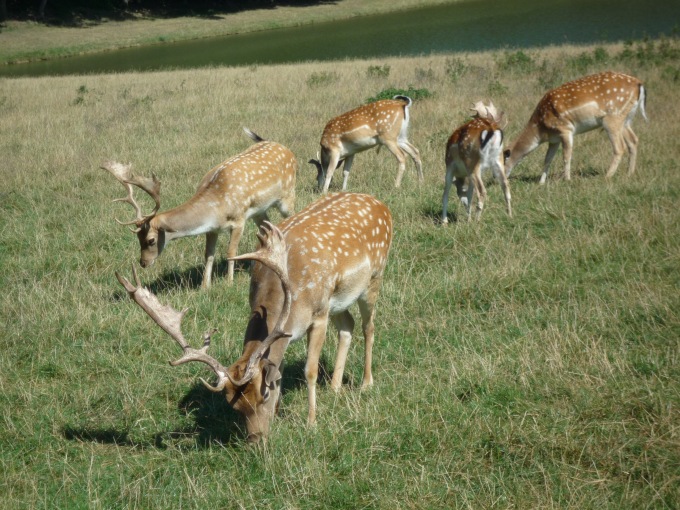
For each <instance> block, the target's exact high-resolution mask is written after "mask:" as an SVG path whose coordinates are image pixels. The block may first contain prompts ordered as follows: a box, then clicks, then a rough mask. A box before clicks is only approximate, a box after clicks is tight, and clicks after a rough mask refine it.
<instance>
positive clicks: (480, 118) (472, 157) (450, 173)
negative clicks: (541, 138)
mask: <svg viewBox="0 0 680 510" xmlns="http://www.w3.org/2000/svg"><path fill="white" fill-rule="evenodd" d="M472 110H473V111H474V112H475V116H474V118H473V119H472V120H470V121H469V122H466V123H465V124H463V125H462V126H460V127H459V128H458V129H456V130H455V131H454V132H453V134H452V135H451V137H450V138H449V140H448V142H447V143H446V180H445V183H444V196H443V198H442V224H444V225H446V224H447V223H448V222H449V218H448V216H447V209H448V205H449V191H450V189H451V183H452V182H453V181H454V179H455V183H456V190H457V192H458V198H459V199H460V200H461V202H463V204H464V205H465V208H466V209H467V216H468V220H469V219H470V214H471V207H472V198H473V196H474V194H475V192H476V193H477V219H478V220H479V219H480V218H481V216H482V211H483V209H484V202H485V200H486V188H485V187H484V181H483V180H482V171H483V170H484V169H486V168H491V170H492V172H493V175H494V177H495V178H496V179H497V180H498V181H499V182H500V184H501V188H502V189H503V194H504V195H505V205H506V208H507V211H508V215H509V216H511V217H512V207H511V205H510V185H509V184H508V179H507V177H506V176H505V171H504V169H503V130H502V126H504V125H505V114H503V113H501V114H499V113H498V111H497V110H496V107H495V106H494V105H493V103H489V105H488V106H487V105H485V104H484V103H482V102H481V101H479V102H477V103H476V104H475V105H474V106H473V108H472ZM466 188H467V189H466Z"/></svg>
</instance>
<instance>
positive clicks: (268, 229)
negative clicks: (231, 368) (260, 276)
mask: <svg viewBox="0 0 680 510" xmlns="http://www.w3.org/2000/svg"><path fill="white" fill-rule="evenodd" d="M257 237H258V238H259V239H260V248H259V249H258V250H257V251H255V252H252V253H246V254H245V255H239V256H238V257H233V258H230V259H229V260H257V261H259V262H261V263H262V264H264V265H265V266H267V267H268V268H270V269H271V270H272V271H274V273H276V275H277V276H278V277H279V279H280V280H281V287H282V289H283V294H284V298H283V306H282V307H281V313H280V314H279V318H278V320H277V321H276V325H275V326H274V329H273V330H272V331H271V332H270V333H269V335H268V336H267V338H265V339H264V340H263V341H262V343H261V344H260V346H259V347H258V348H257V350H256V351H255V352H254V353H253V354H252V355H251V357H250V360H249V361H248V367H247V369H246V373H245V375H244V376H243V378H242V379H241V380H240V381H232V383H234V384H237V385H240V384H243V383H245V382H247V380H249V379H250V378H252V368H253V366H254V365H255V364H256V363H257V362H258V361H259V360H260V359H261V358H262V356H263V355H264V353H265V352H266V351H267V349H269V346H270V345H271V344H273V343H274V342H275V341H276V340H278V339H279V338H287V337H290V336H292V335H291V334H290V333H287V332H285V331H284V330H283V325H284V324H285V323H286V321H287V320H288V316H289V315H290V307H291V291H290V280H289V278H288V246H287V245H286V241H285V239H284V238H283V234H282V233H281V231H280V230H279V229H278V228H277V227H276V226H274V225H272V224H271V223H270V222H268V221H265V222H264V223H263V225H262V226H261V232H258V234H257ZM238 383H240V384H238Z"/></svg>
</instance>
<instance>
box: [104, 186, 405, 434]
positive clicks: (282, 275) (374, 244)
mask: <svg viewBox="0 0 680 510" xmlns="http://www.w3.org/2000/svg"><path fill="white" fill-rule="evenodd" d="M258 237H259V238H260V248H259V249H258V250H257V251H255V252H253V253H249V254H246V255H241V256H239V257H234V259H235V260H255V261H256V263H255V264H254V266H253V271H252V278H251V284H250V308H251V315H250V321H249V323H248V327H247V329H246V333H245V338H244V344H243V353H242V355H241V357H240V358H239V359H238V360H237V361H236V362H235V363H234V364H232V365H231V366H229V367H224V366H222V365H221V364H220V363H219V362H218V361H216V360H215V359H214V358H212V357H211V356H209V355H208V354H207V353H206V351H207V349H208V347H209V345H210V333H206V334H205V335H204V342H203V347H201V348H200V349H194V348H192V347H189V345H188V343H187V342H186V341H185V340H184V337H183V336H182V333H181V330H180V323H181V320H182V317H183V316H184V313H185V312H186V310H185V311H183V312H177V311H176V310H174V309H172V308H171V307H168V306H164V305H161V304H160V303H159V302H158V299H157V298H156V297H155V296H154V295H153V294H152V293H151V292H150V291H148V290H147V289H145V288H142V287H141V284H140V282H139V280H138V279H137V276H136V273H135V279H136V280H137V285H136V286H134V285H132V284H131V283H130V282H128V281H127V280H126V279H125V278H123V277H122V276H120V275H119V274H118V273H116V276H117V278H118V280H119V281H120V283H121V284H122V285H123V286H124V287H125V288H126V290H127V291H128V293H129V294H130V296H131V297H132V299H134V300H135V301H136V302H137V303H138V304H139V305H140V306H141V307H142V308H143V309H144V310H145V311H146V312H147V313H148V314H149V315H150V316H151V317H152V318H153V320H154V321H155V322H156V323H157V324H158V325H159V326H160V327H161V328H162V329H163V330H164V331H165V332H166V333H168V334H169V335H170V336H172V337H173V338H174V339H175V340H176V341H177V342H178V344H179V345H180V347H181V348H182V350H183V351H184V355H183V356H182V357H181V358H180V359H178V360H177V361H174V362H171V365H173V366H175V365H179V364H182V363H186V362H189V361H201V362H203V363H205V364H207V365H208V366H209V367H210V368H211V369H212V370H213V372H215V374H216V376H217V382H216V384H215V386H211V385H209V384H207V383H205V381H204V384H205V385H206V386H207V387H208V388H209V389H211V390H212V391H215V392H224V394H225V396H226V399H227V401H228V402H229V403H230V404H231V405H232V406H233V407H234V409H236V410H237V411H238V412H240V413H242V414H243V415H244V416H245V419H246V430H247V433H248V439H249V440H251V441H257V440H259V439H260V438H262V437H263V436H266V435H267V434H268V431H269V428H270V424H271V421H272V418H273V416H274V415H275V413H276V409H277V407H278V400H279V396H280V382H279V380H280V379H281V371H282V366H281V363H282V361H283V357H284V354H285V352H286V349H287V348H288V345H289V343H290V342H292V341H294V340H297V339H299V338H301V337H302V336H304V335H305V334H306V335H307V362H306V366H305V377H306V379H307V388H308V399H309V412H308V415H307V421H308V423H309V424H310V425H311V424H313V423H314V422H315V420H316V380H317V376H318V366H319V356H320V353H321V348H322V346H323V344H324V341H325V339H326V328H327V326H328V321H329V318H330V320H331V321H332V322H333V324H334V325H335V327H336V328H337V330H338V349H337V356H336V361H335V368H334V371H333V377H332V380H331V388H332V389H334V390H339V389H340V387H341V384H342V376H343V372H344V368H345V361H346V358H347V353H348V350H349V347H350V342H351V338H352V331H353V328H354V320H353V318H352V315H351V314H350V313H349V311H348V308H349V307H350V305H352V304H353V303H355V302H357V303H358V305H359V311H360V313H361V319H362V328H363V334H364V342H365V361H364V375H363V382H362V387H366V386H370V385H371V384H373V375H372V370H371V365H372V352H373V339H374V324H373V322H374V315H375V302H376V300H377V298H378V292H379V289H380V284H381V281H382V275H383V270H384V269H385V265H386V263H387V255H388V252H389V249H390V244H391V241H392V215H391V213H390V210H389V209H388V208H387V207H386V206H385V205H384V204H382V203H381V202H379V201H378V200H376V199H375V198H373V197H372V196H370V195H363V194H355V193H335V194H329V195H326V196H324V197H322V198H320V199H319V200H317V201H316V202H314V203H312V204H311V205H309V206H308V207H307V208H305V209H303V210H302V211H300V212H299V213H297V214H296V215H294V216H291V217H290V218H288V219H286V220H284V221H283V222H281V223H280V224H279V226H278V228H277V227H275V226H273V225H271V224H270V223H268V222H266V223H264V225H263V226H262V227H261V233H260V234H258ZM133 271H134V267H133Z"/></svg>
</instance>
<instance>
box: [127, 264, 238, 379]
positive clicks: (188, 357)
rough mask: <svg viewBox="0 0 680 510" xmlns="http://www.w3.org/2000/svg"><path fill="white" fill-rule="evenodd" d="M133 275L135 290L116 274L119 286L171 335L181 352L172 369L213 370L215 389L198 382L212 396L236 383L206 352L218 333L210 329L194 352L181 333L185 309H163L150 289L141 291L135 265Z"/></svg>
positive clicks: (164, 307) (163, 306)
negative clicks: (199, 366) (195, 364)
mask: <svg viewBox="0 0 680 510" xmlns="http://www.w3.org/2000/svg"><path fill="white" fill-rule="evenodd" d="M132 274H133V275H134V278H135V282H136V284H137V286H136V287H135V286H134V285H132V284H131V283H130V282H129V281H128V280H127V279H126V278H125V277H123V276H121V275H120V274H119V273H118V271H116V278H118V281H119V282H120V284H121V285H122V286H123V287H125V290H127V292H128V294H129V295H130V297H131V298H132V299H133V300H134V301H135V303H137V304H138V305H139V306H140V307H141V308H142V309H143V310H144V311H145V312H146V313H147V314H148V315H149V317H151V318H152V319H153V320H154V322H155V323H156V324H158V325H159V326H160V327H161V328H162V329H163V331H165V332H166V333H167V334H168V335H170V336H171V337H172V338H173V339H174V340H175V341H176V342H177V344H178V345H179V346H180V347H181V348H182V350H183V351H184V355H183V356H182V357H181V358H179V359H177V360H175V361H171V362H170V364H171V365H172V366H173V367H175V366H177V365H181V364H183V363H188V362H189V361H200V362H201V363H205V364H206V365H208V366H209V367H210V368H211V369H212V370H213V372H215V374H216V375H217V377H218V381H217V384H216V385H215V386H212V385H211V384H209V383H208V382H206V381H205V380H203V379H201V382H202V383H203V384H204V385H205V387H206V388H208V389H209V390H211V391H214V392H220V391H222V390H223V389H224V386H225V385H226V384H227V381H228V380H229V381H231V382H232V383H235V381H234V380H233V379H232V378H231V376H230V375H229V372H228V371H227V369H226V368H224V366H222V364H221V363H220V362H219V361H217V360H216V359H215V358H213V357H212V356H209V355H208V354H207V352H206V351H207V350H208V347H210V337H211V336H212V334H213V333H215V331H217V330H215V329H210V330H208V331H206V332H205V333H203V346H202V347H201V348H200V349H194V348H192V347H190V346H189V344H188V343H187V341H186V340H185V339H184V335H183V334H182V329H181V325H182V319H183V318H184V314H185V313H186V312H187V310H188V309H187V308H185V309H184V310H182V311H181V312H178V311H177V310H175V309H174V308H172V307H171V306H168V305H162V304H161V303H160V301H158V298H157V297H156V296H155V295H154V294H153V293H152V292H151V291H150V290H149V289H146V288H144V287H142V284H141V282H140V281H139V277H138V276H137V270H136V269H135V266H134V265H133V266H132Z"/></svg>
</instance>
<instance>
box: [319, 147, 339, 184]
mask: <svg viewBox="0 0 680 510" xmlns="http://www.w3.org/2000/svg"><path fill="white" fill-rule="evenodd" d="M339 161H340V153H339V152H338V151H333V152H332V153H331V157H330V160H329V161H328V167H327V168H326V181H325V182H324V185H323V190H321V191H322V192H323V193H327V192H328V188H329V186H330V185H331V180H332V179H333V172H335V169H336V168H337V166H338V162H339Z"/></svg>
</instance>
